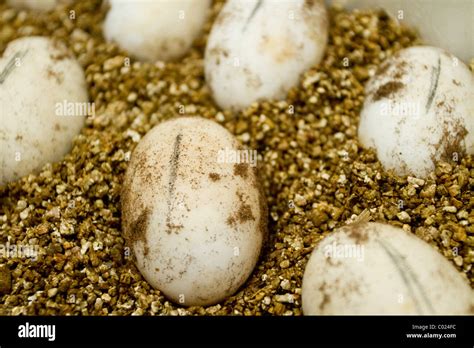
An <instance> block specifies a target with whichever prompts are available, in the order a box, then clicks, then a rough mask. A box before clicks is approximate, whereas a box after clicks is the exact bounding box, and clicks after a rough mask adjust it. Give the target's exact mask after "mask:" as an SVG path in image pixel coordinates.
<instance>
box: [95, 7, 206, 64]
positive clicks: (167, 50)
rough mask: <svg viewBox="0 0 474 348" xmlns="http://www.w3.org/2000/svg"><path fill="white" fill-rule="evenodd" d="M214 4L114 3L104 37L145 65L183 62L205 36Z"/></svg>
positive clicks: (109, 13)
mask: <svg viewBox="0 0 474 348" xmlns="http://www.w3.org/2000/svg"><path fill="white" fill-rule="evenodd" d="M210 5H211V1H210V0H154V1H151V0H145V1H143V0H141V1H140V0H110V10H109V12H108V13H107V17H106V18H105V22H104V36H105V38H106V39H107V40H108V41H113V42H116V43H117V44H118V45H119V46H120V47H121V48H122V49H124V50H126V51H127V52H128V53H129V54H130V55H131V56H132V57H134V58H137V59H139V60H143V61H156V60H164V61H169V60H173V59H177V58H180V57H181V56H183V55H184V54H185V53H186V52H187V51H188V50H189V48H190V47H191V45H192V43H193V41H194V40H195V39H196V38H197V36H198V35H199V34H200V33H201V30H202V27H203V25H204V22H205V21H206V19H207V15H208V12H209V10H210Z"/></svg>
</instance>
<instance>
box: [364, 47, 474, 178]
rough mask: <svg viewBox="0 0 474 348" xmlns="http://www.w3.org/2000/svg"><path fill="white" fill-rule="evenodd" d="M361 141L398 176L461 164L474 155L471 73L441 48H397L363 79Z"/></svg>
mask: <svg viewBox="0 0 474 348" xmlns="http://www.w3.org/2000/svg"><path fill="white" fill-rule="evenodd" d="M359 139H360V141H361V143H362V144H363V145H364V146H365V147H372V148H375V150H376V151H377V156H378V158H379V160H380V162H382V164H383V166H384V167H385V168H386V169H393V170H394V171H395V173H397V174H398V175H415V176H418V177H426V176H427V175H428V174H429V173H430V172H431V171H433V170H434V167H435V164H436V162H437V161H440V160H443V161H454V162H459V161H460V160H461V157H462V156H463V155H464V154H466V153H468V154H473V153H474V75H473V74H472V73H471V72H470V71H469V69H468V68H467V66H466V65H465V64H464V63H463V62H462V61H460V60H459V59H457V58H456V57H454V56H453V55H451V54H450V53H448V52H446V51H444V50H442V49H439V48H435V47H427V46H418V47H411V48H407V49H404V50H402V51H399V52H398V53H396V54H395V55H394V56H393V57H391V58H389V59H387V60H386V61H385V62H384V63H382V65H381V66H380V67H379V69H378V71H377V72H376V74H375V76H374V77H372V78H371V79H370V80H369V82H368V83H367V86H366V100H365V103H364V107H363V109H362V112H361V119H360V125H359Z"/></svg>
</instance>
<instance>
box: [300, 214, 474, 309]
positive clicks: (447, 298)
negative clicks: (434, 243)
mask: <svg viewBox="0 0 474 348" xmlns="http://www.w3.org/2000/svg"><path fill="white" fill-rule="evenodd" d="M302 303H303V312H304V314H305V315H321V314H323V315H345V314H349V315H358V314H374V315H380V314H407V315H408V314H420V315H428V314H446V315H447V314H450V315H451V314H473V313H474V292H473V290H472V289H471V287H470V286H469V283H468V282H467V280H466V279H464V278H463V277H462V275H461V273H459V272H458V270H457V269H456V268H455V267H454V266H453V265H452V264H451V263H450V262H449V261H448V260H447V259H445V258H444V257H443V256H442V255H441V254H440V253H438V252H437V251H436V250H435V249H434V248H433V247H431V246H430V245H429V244H427V243H425V242H424V241H422V240H421V239H419V238H417V237H416V236H414V235H412V234H410V233H407V232H405V231H404V230H403V229H401V228H397V227H393V226H390V225H387V224H381V223H372V222H370V223H358V224H352V225H347V226H345V227H342V228H339V229H337V230H336V231H334V232H333V233H331V234H330V235H329V236H327V237H326V238H324V239H323V240H322V241H321V242H320V243H319V244H318V246H317V247H316V248H315V249H314V251H313V252H312V254H311V257H310V259H309V262H308V264H307V266H306V269H305V273H304V276H303V286H302Z"/></svg>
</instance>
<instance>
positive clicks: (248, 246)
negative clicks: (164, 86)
mask: <svg viewBox="0 0 474 348" xmlns="http://www.w3.org/2000/svg"><path fill="white" fill-rule="evenodd" d="M236 150H242V147H241V145H240V144H239V143H238V141H237V140H236V139H235V138H234V137H233V136H232V134H230V133H229V132H228V131H227V130H226V129H224V128H223V127H221V126H220V125H218V124H217V123H215V122H212V121H209V120H206V119H203V118H200V117H183V118H175V119H172V120H169V121H166V122H164V123H161V124H159V125H158V126H156V127H155V128H153V129H152V130H151V131H149V132H148V133H147V135H146V136H145V137H144V138H143V139H142V140H141V141H140V142H139V144H138V145H137V147H136V149H135V150H134V152H133V154H132V158H131V161H130V164H129V167H128V169H127V172H126V176H125V180H124V186H123V187H124V189H123V193H122V216H123V232H124V236H125V239H126V240H127V244H128V245H129V246H130V247H131V248H132V250H133V253H134V256H135V258H136V265H137V267H138V269H139V270H140V272H141V273H142V275H143V276H144V277H145V279H146V280H147V281H148V282H149V283H150V284H151V285H152V286H153V287H155V288H157V289H159V290H161V291H162V292H163V293H164V294H165V295H166V296H167V297H168V298H169V299H171V300H173V301H174V302H176V303H179V304H182V305H185V306H191V305H210V304H214V303H217V302H219V301H221V300H223V299H225V298H227V297H228V296H230V295H232V294H234V293H235V292H236V291H237V290H238V289H239V287H240V286H241V285H242V284H243V283H244V282H245V281H246V279H247V278H248V277H249V275H250V274H251V272H252V270H253V269H254V267H255V265H256V263H257V260H258V257H259V254H260V251H261V248H262V245H263V241H264V238H265V234H266V219H267V212H266V205H265V199H264V196H263V193H262V190H261V186H260V184H259V181H258V177H257V174H256V169H255V168H256V167H252V165H251V164H250V163H248V162H241V163H236V162H235V161H234V162H232V158H231V156H224V155H222V154H223V152H220V151H228V152H227V153H232V152H231V151H236Z"/></svg>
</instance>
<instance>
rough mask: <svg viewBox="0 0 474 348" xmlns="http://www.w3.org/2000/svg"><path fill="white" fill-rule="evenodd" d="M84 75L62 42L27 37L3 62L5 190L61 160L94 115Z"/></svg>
mask: <svg viewBox="0 0 474 348" xmlns="http://www.w3.org/2000/svg"><path fill="white" fill-rule="evenodd" d="M87 101H88V98H87V89H86V81H85V77H84V72H83V70H82V68H81V66H80V65H79V63H78V62H77V61H76V59H75V58H74V56H73V55H72V54H71V53H70V52H69V51H68V50H67V49H66V47H65V46H64V45H63V44H61V43H60V42H58V41H54V40H51V39H48V38H45V37H25V38H21V39H17V40H15V41H12V42H10V43H9V44H8V46H7V48H6V50H5V52H4V54H3V57H2V58H1V59H0V111H1V121H2V124H1V127H0V160H1V161H0V163H1V164H2V168H1V172H0V185H1V184H5V183H7V182H9V181H13V180H17V179H18V178H20V177H22V176H24V175H27V174H30V173H32V172H34V171H36V170H38V169H40V168H41V167H42V166H43V165H44V164H46V163H48V162H55V161H58V160H60V159H61V158H62V157H63V156H64V155H65V154H66V153H67V152H69V150H70V148H71V146H72V140H73V138H74V136H75V135H77V134H79V132H80V130H81V128H82V126H83V125H84V122H85V116H86V115H87V114H89V113H93V108H92V106H93V105H91V104H89V103H88V102H87Z"/></svg>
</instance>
